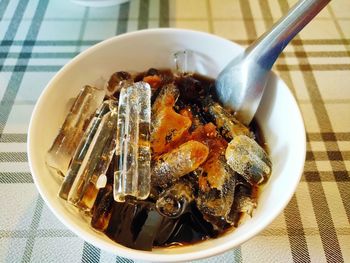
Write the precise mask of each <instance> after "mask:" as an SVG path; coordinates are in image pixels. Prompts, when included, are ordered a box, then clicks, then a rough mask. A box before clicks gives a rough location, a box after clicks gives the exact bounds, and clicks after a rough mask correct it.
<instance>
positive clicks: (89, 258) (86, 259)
mask: <svg viewBox="0 0 350 263" xmlns="http://www.w3.org/2000/svg"><path fill="white" fill-rule="evenodd" d="M100 257H101V250H100V249H99V248H97V247H95V246H93V245H91V244H89V243H87V242H84V248H83V254H82V258H81V262H83V263H90V262H99V261H100Z"/></svg>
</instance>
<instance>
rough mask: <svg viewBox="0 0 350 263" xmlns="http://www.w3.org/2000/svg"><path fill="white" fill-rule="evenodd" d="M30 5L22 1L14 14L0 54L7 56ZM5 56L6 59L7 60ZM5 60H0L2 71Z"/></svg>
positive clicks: (0, 47)
mask: <svg viewBox="0 0 350 263" xmlns="http://www.w3.org/2000/svg"><path fill="white" fill-rule="evenodd" d="M27 5H28V1H27V0H21V1H20V2H19V3H18V5H17V7H16V10H15V13H14V14H13V17H12V19H11V22H10V24H9V26H8V28H7V30H6V33H5V35H4V38H3V39H2V41H1V43H0V52H2V53H5V54H7V53H8V52H9V50H10V46H11V44H12V42H13V40H14V39H15V36H16V33H17V30H18V28H19V25H20V23H21V20H22V18H23V14H24V11H25V10H26V7H27ZM6 56H7V55H5V59H6ZM5 59H0V71H1V70H2V67H3V65H4V64H5Z"/></svg>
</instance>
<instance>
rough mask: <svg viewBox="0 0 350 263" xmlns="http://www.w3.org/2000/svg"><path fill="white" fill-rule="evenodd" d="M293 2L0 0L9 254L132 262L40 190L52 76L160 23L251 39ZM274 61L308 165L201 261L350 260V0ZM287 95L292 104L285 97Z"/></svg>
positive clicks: (3, 194) (1, 137) (2, 182)
mask: <svg viewBox="0 0 350 263" xmlns="http://www.w3.org/2000/svg"><path fill="white" fill-rule="evenodd" d="M294 2H295V0H293V1H286V0H283V1H282V0H281V1H277V0H231V1H229V0H131V1H130V2H128V3H124V4H121V5H119V6H118V5H117V6H114V7H108V8H87V7H82V6H79V5H76V4H73V3H72V2H70V1H68V0H53V1H48V0H30V1H28V0H11V1H10V0H1V1H0V41H1V43H0V98H1V105H0V262H20V261H23V262H81V261H83V262H132V261H131V260H129V259H124V258H121V257H118V256H115V255H112V254H109V253H106V252H104V251H101V250H100V249H98V248H96V247H94V246H92V245H90V244H88V243H86V242H84V241H83V240H82V239H80V238H78V237H77V236H76V235H75V234H73V233H72V232H71V231H69V230H68V229H67V228H66V227H65V226H63V225H62V224H61V223H60V222H59V221H58V220H57V219H56V218H55V217H54V216H53V214H52V213H51V212H50V211H49V209H48V208H47V207H46V205H45V204H44V202H43V200H42V199H41V197H40V196H39V194H38V192H37V190H36V188H35V186H34V184H33V180H32V177H31V174H30V172H29V167H28V161H27V154H26V139H27V128H28V122H29V118H30V115H31V112H32V110H33V107H34V105H35V103H36V100H37V99H38V96H39V94H40V93H41V91H42V90H43V88H44V87H45V85H46V83H47V82H48V81H49V79H50V78H51V77H52V76H53V75H54V74H55V73H56V72H57V71H58V70H59V69H60V68H61V67H62V66H63V65H64V64H65V63H66V62H67V61H69V60H70V59H71V58H73V57H74V56H75V55H77V54H78V53H79V52H81V51H82V50H84V49H85V48H87V47H89V46H91V45H93V44H95V43H97V42H99V41H101V40H104V39H106V38H108V37H111V36H114V35H117V34H121V33H124V32H129V31H134V30H137V29H144V28H151V27H178V28H190V29H196V30H201V31H206V32H211V33H214V34H217V35H220V36H223V37H226V38H228V39H230V40H233V41H236V42H238V43H240V44H242V45H248V44H249V43H251V42H252V40H254V39H255V38H256V37H257V36H259V35H260V34H261V33H262V32H264V31H265V30H266V29H267V28H268V27H270V25H271V24H272V23H273V21H275V20H276V19H277V18H279V17H280V16H281V15H282V14H283V13H285V12H286V11H287V10H288V8H289V7H290V5H292V4H293V3H294ZM275 71H276V72H277V74H278V75H279V76H281V77H282V78H283V79H284V80H285V82H286V83H287V84H288V86H289V87H290V89H291V90H292V92H293V93H294V95H295V97H296V99H297V101H298V103H299V106H300V108H301V110H302V113H303V116H304V119H305V125H306V129H307V157H306V164H305V171H304V174H303V177H302V180H301V182H300V184H299V186H298V189H297V191H296V193H295V195H294V197H293V198H292V200H291V201H290V203H289V205H288V206H287V208H286V209H285V210H284V212H283V213H282V214H281V215H280V216H279V217H278V218H277V219H276V220H275V221H274V222H273V223H272V224H271V225H270V226H269V227H268V228H267V229H266V230H265V231H263V232H262V233H261V234H259V235H258V236H256V237H255V238H253V239H251V240H250V241H248V242H246V243H245V244H243V245H241V246H240V247H237V248H235V249H233V250H231V251H228V252H227V253H225V254H222V255H219V256H216V257H213V258H210V259H206V260H202V261H199V262H208V263H209V262H242V261H244V262H346V261H347V262H350V226H349V219H350V177H349V171H350V2H349V0H336V1H333V2H332V3H331V4H330V5H329V6H328V7H327V8H326V9H325V10H323V11H322V13H320V14H319V15H318V17H317V18H316V19H315V20H314V21H313V22H312V23H311V24H309V25H308V26H307V27H306V28H305V29H304V30H303V31H302V32H301V33H300V34H299V35H298V36H297V37H296V38H295V40H293V42H292V43H291V45H289V46H288V47H287V48H286V50H285V52H284V53H283V55H282V57H280V58H279V59H278V63H277V65H276V66H275ZM286 106H288V105H286Z"/></svg>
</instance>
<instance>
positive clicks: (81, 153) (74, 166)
mask: <svg viewBox="0 0 350 263" xmlns="http://www.w3.org/2000/svg"><path fill="white" fill-rule="evenodd" d="M109 104H110V101H104V102H103V103H102V104H101V106H100V107H99V108H98V110H97V111H96V114H95V116H94V118H93V119H92V120H91V122H90V124H89V126H88V128H87V129H86V131H85V132H84V135H83V137H82V139H81V141H80V143H79V146H78V148H77V150H76V152H75V154H74V157H73V159H72V162H71V164H70V166H69V169H68V172H67V175H66V177H65V178H64V181H63V183H62V185H61V187H60V191H59V196H60V197H61V198H63V199H65V200H67V198H68V194H69V191H70V189H71V187H72V184H73V182H74V180H75V178H76V176H77V173H78V171H79V168H80V166H81V163H82V161H83V159H84V157H85V156H86V153H87V150H88V149H89V147H90V145H91V142H92V139H93V138H94V136H95V134H96V131H97V128H98V126H99V125H100V123H101V120H102V117H103V115H105V114H106V113H107V112H108V111H109V108H110V107H109Z"/></svg>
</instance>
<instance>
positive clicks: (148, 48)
mask: <svg viewBox="0 0 350 263" xmlns="http://www.w3.org/2000/svg"><path fill="white" fill-rule="evenodd" d="M183 49H190V50H193V51H195V54H196V58H197V62H198V65H197V66H198V67H197V68H198V71H199V73H201V74H205V75H209V76H211V77H215V76H216V75H217V74H218V73H219V72H220V70H221V69H222V68H223V67H224V66H225V65H226V64H227V63H228V61H229V60H230V59H231V58H233V57H234V56H235V55H237V54H238V53H239V52H241V51H242V48H241V47H240V46H238V45H237V44H234V43H232V42H230V41H228V40H225V39H222V38H219V37H216V36H213V35H209V34H205V33H199V32H194V31H188V30H176V29H156V30H145V31H139V32H135V33H130V34H126V35H122V36H118V37H114V38H112V39H109V40H106V41H104V42H102V43H100V44H98V45H96V46H94V47H92V48H90V49H88V50H87V51H85V52H83V53H82V54H80V55H79V56H77V57H76V58H75V59H73V60H72V61H71V62H70V63H68V64H67V65H66V66H64V67H63V68H62V70H60V71H59V73H57V74H56V76H55V77H54V78H53V79H52V80H51V82H50V83H49V84H48V85H47V87H46V88H45V90H44V92H43V93H42V95H41V96H40V98H39V100H38V102H37V105H36V107H35V109H34V112H33V115H32V119H31V122H30V127H29V135H28V156H29V163H30V167H31V171H32V174H33V178H34V181H35V183H36V185H37V187H38V189H39V191H40V193H41V195H42V197H43V198H44V200H45V201H46V204H47V205H48V206H49V207H50V209H51V210H52V211H53V212H54V214H55V215H56V216H57V217H58V218H59V219H60V220H61V221H62V222H63V223H64V224H65V225H66V226H67V227H68V228H70V229H71V230H72V231H73V232H75V233H76V234H77V235H79V236H80V237H82V238H83V239H85V240H86V241H88V242H90V243H92V244H94V245H96V246H97V247H100V248H102V249H104V250H107V251H110V252H113V253H117V254H118V255H120V256H124V257H129V258H134V259H142V260H149V261H159V262H166V261H184V260H192V259H198V258H203V257H208V256H212V255H215V254H218V253H221V252H223V251H225V250H227V249H230V248H232V247H234V246H237V245H239V244H241V243H242V242H244V241H246V240H248V239H249V238H251V237H252V236H254V235H255V234H257V233H258V232H260V231H261V230H262V229H263V228H265V227H266V226H267V225H268V224H269V223H271V221H272V220H273V219H275V218H276V217H277V216H278V214H279V213H280V212H281V211H282V210H283V209H284V207H285V206H286V205H287V203H288V202H289V200H290V198H291V197H292V195H293V193H294V191H295V189H296V186H297V184H298V182H299V179H300V176H301V173H302V170H303V165H304V158H305V130H304V125H303V121H302V117H301V114H300V112H299V109H298V106H297V104H296V102H295V99H294V97H293V96H292V94H291V92H290V91H289V89H288V87H287V86H286V84H285V83H284V82H283V81H282V80H281V79H279V78H278V77H276V76H275V75H274V74H273V75H272V77H271V81H270V82H269V84H268V86H267V90H266V93H265V94H264V97H263V100H262V103H261V106H260V108H259V111H258V113H257V119H258V122H259V124H260V126H261V127H262V130H263V133H264V136H265V140H266V142H267V144H268V146H269V149H270V156H271V159H272V163H273V171H272V175H271V178H270V180H269V182H268V183H267V185H266V186H264V187H263V190H262V193H261V196H260V199H259V205H258V208H257V209H256V211H255V212H254V216H253V218H252V219H250V220H248V221H247V222H245V223H244V224H242V225H241V226H240V227H239V228H237V229H236V230H235V231H233V232H231V233H228V234H226V235H224V236H222V237H220V238H217V239H211V240H208V241H205V242H201V243H198V244H195V245H190V246H184V247H178V248H162V249H154V250H153V251H152V252H144V251H138V250H133V249H129V248H126V247H124V246H121V245H119V244H116V243H115V242H113V241H111V240H110V239H108V238H107V237H106V236H105V235H103V234H99V233H97V232H96V231H94V230H93V229H92V228H90V227H89V225H88V224H87V223H86V222H85V221H84V219H83V218H82V217H81V216H79V215H78V213H76V212H75V211H74V210H72V209H69V208H68V207H67V205H66V203H65V202H63V201H62V200H60V199H59V198H58V197H57V192H58V188H59V183H58V182H57V181H56V180H55V178H54V177H53V176H51V174H50V172H49V171H48V169H47V167H46V165H45V154H46V152H47V150H48V149H49V147H50V145H51V143H52V142H53V139H54V138H55V136H56V134H57V131H58V129H59V127H60V125H62V123H63V120H64V118H65V115H66V113H67V112H68V108H69V106H68V105H69V101H70V100H71V98H73V97H75V96H76V95H77V94H78V91H79V90H80V88H81V87H82V86H83V85H85V84H94V83H96V80H97V79H99V78H101V77H102V78H104V79H108V78H109V76H110V75H111V74H112V73H113V72H115V71H118V70H126V71H128V70H132V71H144V70H147V69H148V68H150V67H155V68H174V63H173V59H172V54H173V53H174V52H176V51H179V50H183Z"/></svg>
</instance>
